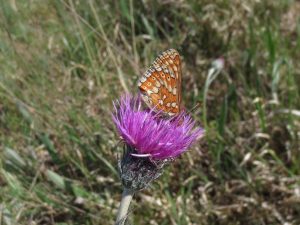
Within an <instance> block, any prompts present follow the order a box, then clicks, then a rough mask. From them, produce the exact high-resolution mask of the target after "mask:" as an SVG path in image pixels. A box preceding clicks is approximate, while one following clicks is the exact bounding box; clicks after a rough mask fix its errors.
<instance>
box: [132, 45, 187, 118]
mask: <svg viewBox="0 0 300 225" xmlns="http://www.w3.org/2000/svg"><path fill="white" fill-rule="evenodd" d="M138 86H139V89H140V92H141V95H142V98H143V100H144V102H145V103H146V104H147V105H148V106H149V107H150V108H154V109H155V110H156V111H158V112H162V113H163V114H166V115H168V116H174V115H177V114H179V113H180V106H181V61H180V55H179V53H178V52H177V51H176V50H175V49H169V50H167V51H164V52H163V53H161V54H160V55H159V56H158V57H157V58H156V59H155V61H154V62H153V64H152V65H151V66H150V67H149V69H148V70H147V71H146V72H145V73H144V74H143V76H141V78H140V79H139V82H138Z"/></svg>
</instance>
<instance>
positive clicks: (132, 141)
mask: <svg viewBox="0 0 300 225" xmlns="http://www.w3.org/2000/svg"><path fill="white" fill-rule="evenodd" d="M114 108H115V112H114V114H113V121H114V123H115V125H116V127H117V130H118V132H119V134H120V135H121V137H122V139H123V140H124V142H125V143H126V144H127V145H129V146H130V147H131V148H133V149H134V150H135V152H133V153H131V155H132V156H135V157H149V158H150V159H153V160H164V159H171V158H174V157H177V156H179V155H180V154H181V153H183V152H185V151H187V149H188V148H189V147H190V146H191V145H192V144H193V143H195V141H196V140H197V139H199V138H201V137H202V136H203V134H204V130H203V129H202V128H201V127H198V126H196V124H195V122H194V121H193V120H192V118H191V117H190V116H189V115H188V114H187V113H185V112H182V113H181V114H180V115H178V116H177V117H175V118H161V116H160V115H159V113H154V111H153V109H151V110H143V109H142V102H141V99H140V98H139V97H132V96H130V95H126V96H123V97H122V98H121V100H120V101H117V102H115V103H114Z"/></svg>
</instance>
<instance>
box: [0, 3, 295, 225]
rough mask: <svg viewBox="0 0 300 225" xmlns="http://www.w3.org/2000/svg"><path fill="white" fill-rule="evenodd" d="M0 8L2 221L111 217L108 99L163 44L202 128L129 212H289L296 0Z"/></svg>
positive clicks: (260, 217) (258, 217) (229, 220)
mask: <svg viewBox="0 0 300 225" xmlns="http://www.w3.org/2000/svg"><path fill="white" fill-rule="evenodd" d="M0 10H1V11H0V25H1V29H0V40H1V41H0V149H1V151H0V158H1V161H0V185H1V193H0V202H1V203H0V224H7V225H10V224H61V225H62V224H78V225H79V224H113V223H114V220H115V216H116V211H117V208H118V204H119V201H120V197H121V193H122V187H121V184H120V181H119V178H118V174H117V159H118V156H119V155H120V154H121V152H122V146H121V145H120V144H118V142H119V137H118V135H117V133H116V131H115V128H114V125H113V123H112V120H111V110H112V101H113V100H115V99H117V98H118V97H119V96H120V95H121V94H122V93H124V92H128V91H130V92H133V93H137V91H138V90H137V87H136V83H137V82H136V81H137V79H138V77H139V76H140V75H141V74H142V73H143V72H144V71H145V70H146V68H147V67H148V66H149V65H150V64H151V62H152V60H153V59H154V58H155V57H156V55H157V53H158V52H160V51H163V50H165V49H168V48H176V49H178V51H179V52H180V53H181V55H182V58H183V86H182V89H183V103H184V105H185V108H187V109H192V108H193V107H194V106H195V105H196V104H198V103H200V104H199V105H200V106H199V107H198V108H197V109H196V110H195V111H193V116H194V118H195V119H196V120H197V121H199V123H201V124H202V125H203V126H205V127H206V130H207V134H206V137H205V139H203V141H201V143H198V144H197V145H195V146H194V147H193V149H191V150H190V151H189V152H188V153H186V154H184V155H183V156H182V157H180V158H179V159H177V160H176V161H175V162H174V163H173V165H172V166H170V167H169V168H167V169H166V171H165V173H164V175H163V176H162V177H161V178H160V179H159V180H157V181H156V182H155V183H153V185H152V186H151V188H149V189H147V190H144V191H142V192H140V193H138V194H137V195H136V196H135V198H134V202H133V205H132V208H131V209H132V211H131V212H132V214H131V216H130V217H131V218H130V219H131V222H132V224H183V225H185V224H253V225H254V224H255V225H257V224H299V223H300V217H299V215H300V197H299V187H300V186H299V185H300V182H299V181H300V177H299V174H300V151H299V150H300V136H299V132H300V116H299V113H300V74H299V71H300V64H299V60H300V44H299V43H300V36H299V30H300V29H299V28H300V24H299V13H297V12H299V10H300V4H299V3H298V2H297V1H292V0H291V1H288V0H280V1H272V0H266V1H254V0H253V1H242V2H240V1H237V0H233V1H226V0H218V1H213V3H212V1H207V0H205V1H196V0H190V1H184V2H182V1H165V2H160V1H132V0H131V1H123V0H121V1H114V2H113V1H111V2H110V1H94V0H88V1H74V0H70V1H63V0H54V1H50V0H48V1H43V3H42V2H39V1H26V0H20V1H13V0H10V1H3V0H2V1H1V8H0ZM220 56H223V57H224V58H225V62H226V66H225V68H224V70H223V71H222V72H221V73H220V74H219V75H218V76H217V77H216V78H214V79H213V80H212V81H210V80H208V78H207V73H208V69H209V67H210V65H211V63H212V61H213V60H214V59H216V58H218V57H220ZM208 84H209V85H208Z"/></svg>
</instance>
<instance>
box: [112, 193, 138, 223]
mask: <svg viewBox="0 0 300 225" xmlns="http://www.w3.org/2000/svg"><path fill="white" fill-rule="evenodd" d="M133 195H134V191H133V190H129V189H127V188H125V189H124V191H123V194H122V200H121V203H120V207H119V211H118V215H117V220H116V223H115V225H123V224H124V223H125V221H126V218H127V212H128V208H129V205H130V202H131V200H132V197H133Z"/></svg>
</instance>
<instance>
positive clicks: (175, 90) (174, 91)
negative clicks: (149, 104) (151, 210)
mask: <svg viewBox="0 0 300 225" xmlns="http://www.w3.org/2000/svg"><path fill="white" fill-rule="evenodd" d="M172 94H173V95H176V94H177V88H176V87H175V88H173V90H172Z"/></svg>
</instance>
